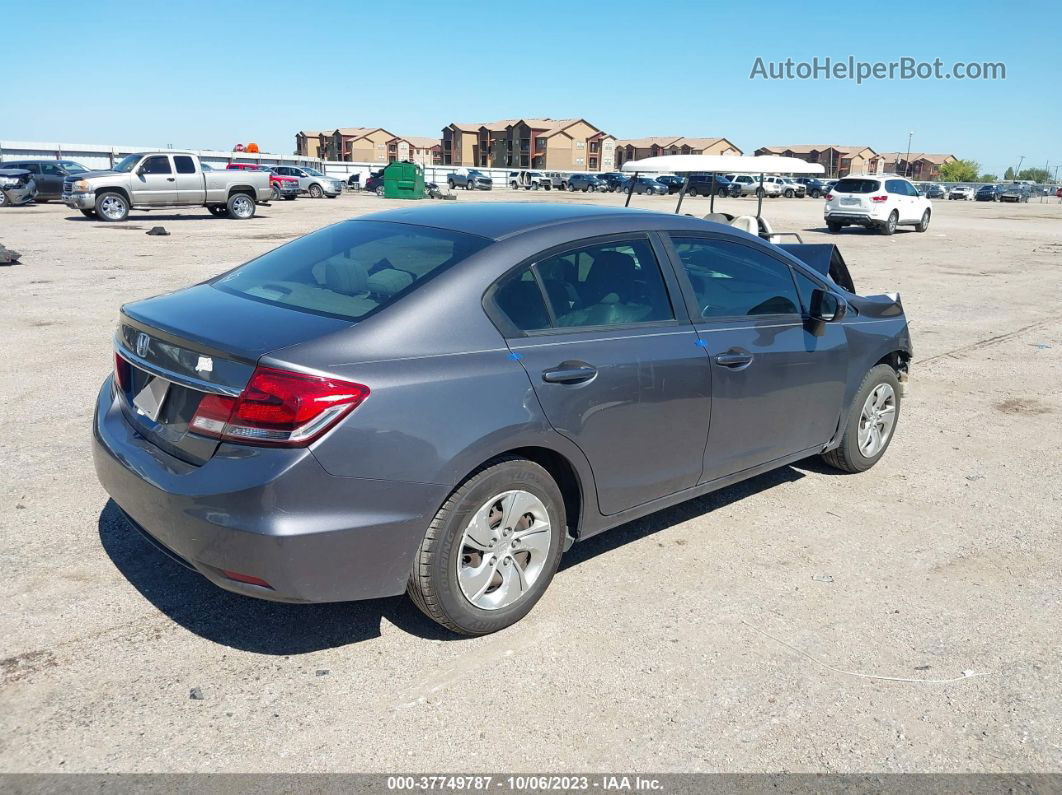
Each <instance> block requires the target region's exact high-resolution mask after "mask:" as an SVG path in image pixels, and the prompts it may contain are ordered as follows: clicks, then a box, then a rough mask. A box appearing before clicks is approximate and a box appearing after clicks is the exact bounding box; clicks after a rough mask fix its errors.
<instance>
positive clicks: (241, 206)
mask: <svg viewBox="0 0 1062 795" xmlns="http://www.w3.org/2000/svg"><path fill="white" fill-rule="evenodd" d="M255 209H256V207H255V203H254V197H253V196H251V195H249V194H247V193H234V194H232V195H231V196H229V200H228V201H227V202H226V203H225V217H226V218H232V219H234V220H236V221H246V220H249V219H251V218H254V213H255Z"/></svg>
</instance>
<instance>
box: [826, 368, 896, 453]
mask: <svg viewBox="0 0 1062 795" xmlns="http://www.w3.org/2000/svg"><path fill="white" fill-rule="evenodd" d="M883 383H887V384H888V385H889V386H891V387H892V390H893V395H894V396H895V397H894V401H895V408H894V411H895V412H896V414H895V420H894V421H893V427H892V430H891V432H890V433H889V437H888V438H887V439H886V440H885V444H884V445H883V446H882V448H881V449H880V450H878V452H877V453H876V454H875V455H873V456H871V457H869V458H868V457H867V456H864V455H863V454H862V453H861V452H860V450H859V441H858V439H859V419H860V415H861V414H862V411H863V404H864V403H866V400H867V397H868V396H869V395H870V393H871V392H872V391H873V390H874V389H875V388H877V386H878V385H879V384H883ZM899 423H900V379H899V378H897V376H896V371H895V370H893V369H892V368H891V367H890V366H889V365H887V364H879V365H877V366H875V367H871V368H870V372H868V373H867V374H866V376H865V377H864V378H863V383H862V384H861V385H860V387H859V391H857V392H856V395H855V397H854V398H853V399H852V405H851V407H850V408H849V409H848V416H847V417H846V418H845V425H844V435H843V436H842V437H841V444H840V445H839V446H838V447H837V448H836V449H834V450H830V451H829V452H826V453H823V454H822V460H823V461H825V462H826V463H827V464H829V465H830V466H832V467H833V468H834V469H839V470H841V471H842V472H852V473H855V472H866V471H867V470H868V469H870V468H871V467H872V466H874V464H876V463H878V461H880V460H881V457H882V456H883V455H885V451H886V450H888V449H889V445H890V444H891V443H892V440H893V437H895V436H896V426H897V425H899Z"/></svg>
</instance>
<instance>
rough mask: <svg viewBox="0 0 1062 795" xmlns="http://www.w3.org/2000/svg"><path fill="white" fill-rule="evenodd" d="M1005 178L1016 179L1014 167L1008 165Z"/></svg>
mask: <svg viewBox="0 0 1062 795" xmlns="http://www.w3.org/2000/svg"><path fill="white" fill-rule="evenodd" d="M1003 179H1014V169H1013V168H1011V167H1010V166H1007V170H1006V171H1004V172H1003Z"/></svg>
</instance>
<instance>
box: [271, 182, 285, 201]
mask: <svg viewBox="0 0 1062 795" xmlns="http://www.w3.org/2000/svg"><path fill="white" fill-rule="evenodd" d="M272 192H273V201H275V202H278V201H280V200H281V199H282V198H283V194H282V193H281V192H280V188H279V187H277V186H276V185H274V186H273V187H272Z"/></svg>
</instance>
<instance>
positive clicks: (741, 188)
mask: <svg viewBox="0 0 1062 795" xmlns="http://www.w3.org/2000/svg"><path fill="white" fill-rule="evenodd" d="M726 178H727V179H729V180H730V181H731V182H732V183H734V192H733V193H732V194H731V195H736V196H769V197H770V198H772V199H777V198H778V197H779V196H781V195H782V186H781V184H779V183H777V182H771V181H767V182H760V177H759V175H758V174H757V175H751V174H727V175H726Z"/></svg>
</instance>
